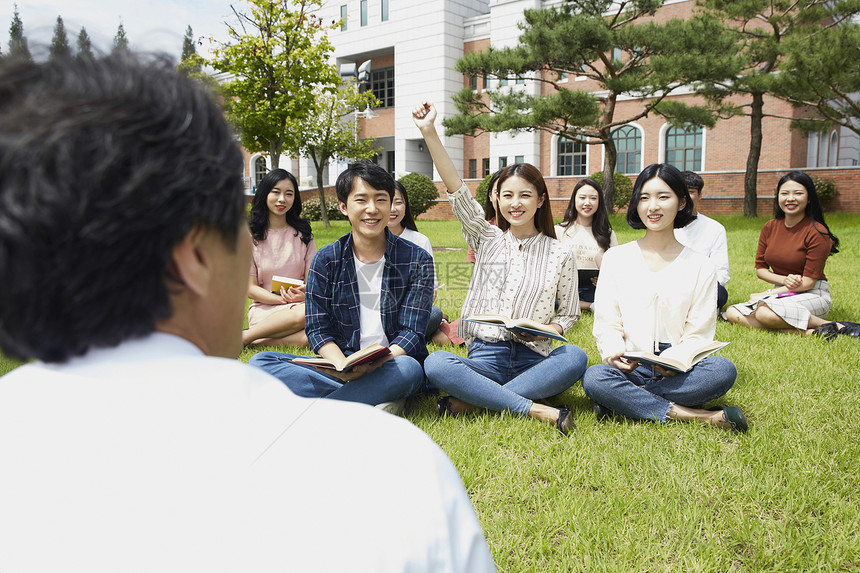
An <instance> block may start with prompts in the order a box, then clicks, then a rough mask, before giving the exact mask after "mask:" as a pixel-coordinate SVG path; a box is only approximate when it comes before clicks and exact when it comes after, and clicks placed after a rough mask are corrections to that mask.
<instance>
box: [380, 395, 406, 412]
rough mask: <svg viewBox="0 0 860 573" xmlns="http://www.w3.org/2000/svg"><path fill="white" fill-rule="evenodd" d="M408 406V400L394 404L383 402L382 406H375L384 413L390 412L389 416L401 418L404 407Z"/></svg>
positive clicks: (403, 399) (396, 401)
mask: <svg viewBox="0 0 860 573" xmlns="http://www.w3.org/2000/svg"><path fill="white" fill-rule="evenodd" d="M405 405H406V398H401V399H400V400H394V401H393V402H383V403H382V404H377V405H376V406H374V408H376V409H377V410H382V411H383V412H388V413H389V414H393V415H394V416H399V415H400V414H401V413H402V412H403V406H405Z"/></svg>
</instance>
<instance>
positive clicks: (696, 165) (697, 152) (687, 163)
mask: <svg viewBox="0 0 860 573" xmlns="http://www.w3.org/2000/svg"><path fill="white" fill-rule="evenodd" d="M703 134H704V132H703V131H702V128H701V127H692V126H691V127H687V128H683V129H682V128H678V127H672V128H670V129H669V130H668V131H666V163H671V164H672V165H674V166H675V167H677V168H678V169H680V170H681V171H701V170H702V136H703Z"/></svg>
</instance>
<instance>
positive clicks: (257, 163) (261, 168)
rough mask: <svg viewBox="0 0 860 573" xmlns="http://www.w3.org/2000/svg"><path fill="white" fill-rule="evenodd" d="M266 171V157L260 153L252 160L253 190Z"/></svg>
mask: <svg viewBox="0 0 860 573" xmlns="http://www.w3.org/2000/svg"><path fill="white" fill-rule="evenodd" d="M267 171H268V169H266V158H265V157H263V156H262V155H261V156H259V157H257V159H255V160H254V190H256V189H257V185H259V184H260V181H262V180H263V177H265V175H266V172H267Z"/></svg>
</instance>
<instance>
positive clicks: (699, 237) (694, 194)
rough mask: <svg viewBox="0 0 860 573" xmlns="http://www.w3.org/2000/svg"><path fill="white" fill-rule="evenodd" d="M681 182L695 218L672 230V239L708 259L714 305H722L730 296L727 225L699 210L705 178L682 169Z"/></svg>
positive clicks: (720, 306)
mask: <svg viewBox="0 0 860 573" xmlns="http://www.w3.org/2000/svg"><path fill="white" fill-rule="evenodd" d="M682 175H683V176H684V182H685V183H686V184H687V189H688V190H689V191H690V199H691V200H692V202H693V215H696V219H695V220H694V221H692V222H691V223H689V224H688V225H686V226H685V227H682V228H680V229H675V238H676V239H678V242H679V243H681V244H683V245H685V246H687V247H690V248H691V249H693V250H694V251H697V252H699V253H701V254H703V255H705V256H706V257H708V258H709V259H710V260H711V263H713V265H714V267H716V269H717V308H723V305H725V304H726V301H727V300H728V298H729V293H728V291H727V290H726V283H727V282H729V245H728V240H727V238H726V228H725V227H723V226H722V225H720V224H719V223H718V222H716V221H714V220H713V219H711V218H710V217H706V216H705V215H702V214H701V213H699V201H701V199H702V190H703V189H704V188H705V181H704V180H703V179H702V177H701V176H700V175H699V174H698V173H694V172H692V171H684V172H683V173H682Z"/></svg>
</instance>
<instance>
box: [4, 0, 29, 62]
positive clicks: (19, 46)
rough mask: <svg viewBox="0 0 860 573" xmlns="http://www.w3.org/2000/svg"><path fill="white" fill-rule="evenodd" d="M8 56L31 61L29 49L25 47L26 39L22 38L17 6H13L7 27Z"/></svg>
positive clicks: (21, 25)
mask: <svg viewBox="0 0 860 573" xmlns="http://www.w3.org/2000/svg"><path fill="white" fill-rule="evenodd" d="M9 55H10V56H12V57H17V58H24V59H27V60H32V59H33V57H32V56H31V55H30V48H28V47H27V38H26V37H24V23H23V22H21V16H20V15H19V14H18V5H17V4H15V12H14V15H13V16H12V24H11V25H10V26H9Z"/></svg>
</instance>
